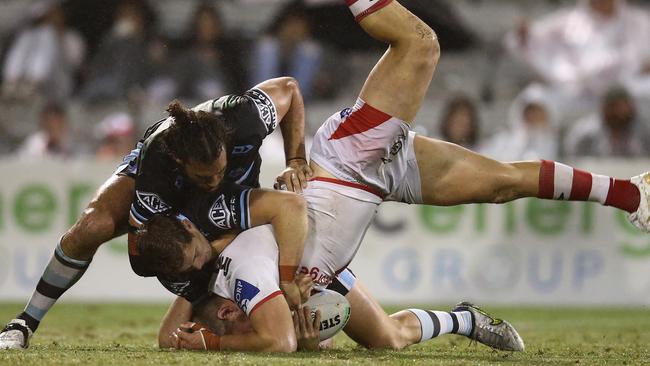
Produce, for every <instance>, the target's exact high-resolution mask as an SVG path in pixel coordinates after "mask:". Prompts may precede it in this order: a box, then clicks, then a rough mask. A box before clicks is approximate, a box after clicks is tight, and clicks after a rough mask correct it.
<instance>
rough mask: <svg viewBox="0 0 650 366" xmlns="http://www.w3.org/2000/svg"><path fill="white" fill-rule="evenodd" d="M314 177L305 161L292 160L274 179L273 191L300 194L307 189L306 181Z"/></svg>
mask: <svg viewBox="0 0 650 366" xmlns="http://www.w3.org/2000/svg"><path fill="white" fill-rule="evenodd" d="M313 176H314V172H312V170H311V168H310V167H309V163H307V160H303V159H293V160H290V161H289V163H288V164H287V168H286V169H284V170H283V171H282V173H280V175H278V176H277V177H276V178H275V184H274V185H273V187H274V188H275V189H282V190H287V191H290V192H296V193H302V190H303V189H305V188H307V181H308V180H309V178H311V177H313Z"/></svg>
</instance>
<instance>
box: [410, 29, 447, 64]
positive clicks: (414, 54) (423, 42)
mask: <svg viewBox="0 0 650 366" xmlns="http://www.w3.org/2000/svg"><path fill="white" fill-rule="evenodd" d="M408 59H409V61H410V62H412V63H414V64H415V65H416V67H420V68H424V69H432V68H435V67H436V65H437V64H438V60H439V59H440V43H439V42H438V37H437V36H436V34H435V32H434V31H433V29H431V27H429V26H428V25H426V24H425V23H422V22H420V23H418V25H417V26H416V31H415V32H413V33H412V34H411V36H410V42H409V55H408Z"/></svg>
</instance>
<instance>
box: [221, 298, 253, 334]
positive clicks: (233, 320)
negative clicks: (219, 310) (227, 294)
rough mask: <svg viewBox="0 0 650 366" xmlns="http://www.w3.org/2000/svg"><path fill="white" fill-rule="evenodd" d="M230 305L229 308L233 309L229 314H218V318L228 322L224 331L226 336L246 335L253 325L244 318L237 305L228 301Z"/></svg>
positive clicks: (244, 314) (244, 315)
mask: <svg viewBox="0 0 650 366" xmlns="http://www.w3.org/2000/svg"><path fill="white" fill-rule="evenodd" d="M228 302H229V303H230V306H229V308H232V309H234V310H233V311H231V312H230V313H229V314H227V315H224V314H220V317H221V318H222V319H224V320H229V325H228V328H227V329H226V333H227V334H231V335H237V334H246V333H250V332H252V331H253V325H252V324H251V321H250V319H249V318H248V317H247V316H246V313H244V312H243V311H242V310H241V309H240V308H239V306H237V304H235V303H234V302H232V301H231V300H228Z"/></svg>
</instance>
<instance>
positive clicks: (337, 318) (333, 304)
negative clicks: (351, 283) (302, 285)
mask: <svg viewBox="0 0 650 366" xmlns="http://www.w3.org/2000/svg"><path fill="white" fill-rule="evenodd" d="M305 305H306V306H309V307H310V308H311V316H312V319H313V318H315V317H316V310H320V319H321V320H320V327H319V332H318V334H319V338H320V340H321V341H324V340H326V339H329V338H332V337H333V336H334V335H335V334H336V333H338V332H339V331H340V330H341V329H343V327H345V325H346V324H347V323H348V320H350V303H349V302H348V300H347V299H346V298H345V296H343V295H341V294H339V293H338V292H335V291H331V290H322V291H320V292H317V293H315V294H313V295H311V297H310V298H309V300H307V302H306V303H305Z"/></svg>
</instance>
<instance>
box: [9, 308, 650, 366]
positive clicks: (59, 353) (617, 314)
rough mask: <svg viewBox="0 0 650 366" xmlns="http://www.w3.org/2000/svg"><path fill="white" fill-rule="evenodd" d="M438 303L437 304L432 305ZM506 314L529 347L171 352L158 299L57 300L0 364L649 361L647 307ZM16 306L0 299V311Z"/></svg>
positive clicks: (341, 344) (464, 344)
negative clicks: (162, 346)
mask: <svg viewBox="0 0 650 366" xmlns="http://www.w3.org/2000/svg"><path fill="white" fill-rule="evenodd" d="M437 308H442V307H437ZM486 308H487V310H489V311H491V312H492V313H493V314H494V315H495V316H501V317H504V318H506V319H508V320H510V321H511V322H512V323H513V324H514V325H515V326H516V327H517V328H518V330H519V332H520V333H521V335H522V337H523V338H524V341H525V342H526V352H524V353H518V354H515V353H509V352H497V351H492V350H490V349H488V348H486V347H484V346H481V345H469V341H468V340H467V339H466V338H462V337H459V336H444V337H441V338H439V339H436V340H433V341H429V342H427V343H425V344H422V345H417V346H413V347H410V348H408V349H406V350H404V351H400V352H394V351H367V350H365V349H360V348H357V347H356V346H355V344H354V343H353V342H352V341H351V340H350V339H348V338H347V337H346V336H345V335H342V334H341V335H337V337H336V339H335V340H336V350H333V351H328V352H320V353H296V354H292V355H269V354H250V353H211V354H208V353H201V352H172V351H166V350H159V349H157V348H156V345H155V340H156V331H157V327H158V322H159V320H160V318H161V317H162V315H163V313H164V311H165V309H166V307H165V306H163V305H141V304H138V305H124V304H109V305H81V304H61V305H58V306H56V307H55V308H54V310H52V311H51V313H50V314H49V315H48V317H47V318H46V320H45V321H44V322H43V323H42V324H41V327H40V329H39V331H38V334H37V336H36V337H35V338H34V339H33V342H32V346H31V347H30V349H29V350H28V351H0V365H38V366H41V365H43V366H44V365H60V364H81V365H125V364H128V365H180V364H182V365H208V364H220V365H261V364H263V365H306V364H309V365H319V364H346V365H371V364H373V365H374V364H389V365H490V364H502V365H503V364H525V365H532V364H538V365H542V364H549V365H560V364H573V365H576V364H582V365H624V364H628V365H638V364H646V363H650V354H649V349H650V310H647V309H637V308H635V309H631V308H629V309H576V308H554V309H549V308H523V309H521V308H503V307H486ZM20 309H21V306H19V305H16V304H0V319H1V320H2V321H3V322H4V321H5V320H8V319H11V318H12V317H13V316H14V315H15V314H16V313H17V312H19V310H20Z"/></svg>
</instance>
